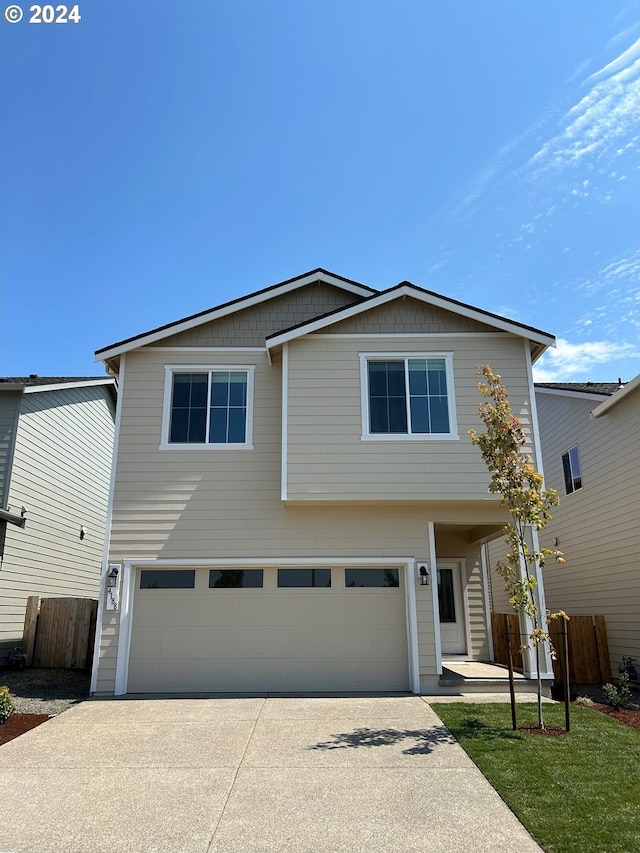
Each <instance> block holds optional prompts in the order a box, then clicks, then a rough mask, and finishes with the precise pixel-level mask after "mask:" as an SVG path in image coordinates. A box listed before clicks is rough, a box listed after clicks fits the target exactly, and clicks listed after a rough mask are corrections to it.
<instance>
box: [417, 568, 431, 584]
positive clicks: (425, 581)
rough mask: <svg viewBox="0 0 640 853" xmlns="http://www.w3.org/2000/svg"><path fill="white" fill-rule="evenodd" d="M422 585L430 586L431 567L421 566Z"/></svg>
mask: <svg viewBox="0 0 640 853" xmlns="http://www.w3.org/2000/svg"><path fill="white" fill-rule="evenodd" d="M418 571H419V572H420V586H429V569H428V568H427V567H426V566H420V568H419V570H418Z"/></svg>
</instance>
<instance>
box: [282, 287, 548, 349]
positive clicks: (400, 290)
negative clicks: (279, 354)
mask: <svg viewBox="0 0 640 853" xmlns="http://www.w3.org/2000/svg"><path fill="white" fill-rule="evenodd" d="M403 296H409V297H412V298H414V299H417V300H419V301H421V302H425V303H427V304H428V305H433V306H435V307H437V308H442V309H444V310H445V311H450V312H452V313H454V314H460V315H462V316H464V317H467V318H468V319H470V320H475V321H477V322H479V323H484V324H485V325H490V326H495V327H496V328H498V329H501V330H502V331H505V332H510V333H511V334H516V335H518V336H520V337H525V338H527V340H530V341H532V342H534V343H537V344H538V348H537V349H536V359H537V358H538V357H539V356H540V355H542V353H543V352H544V350H545V349H546V348H547V347H549V346H555V337H554V336H553V335H550V334H549V333H547V332H543V331H541V330H539V329H534V328H533V327H532V326H525V325H524V324H522V323H516V322H515V321H511V320H505V319H504V318H503V317H499V316H498V315H497V314H491V313H489V312H488V311H482V310H481V309H478V308H473V307H472V306H471V305H465V304H464V303H463V302H458V301H457V300H455V299H448V298H447V297H444V296H439V295H438V294H437V293H432V292H431V291H428V290H423V289H422V288H420V287H417V286H416V285H414V284H410V283H408V282H407V283H403V284H399V285H396V286H395V287H392V288H389V289H388V290H385V291H382V292H381V293H378V294H376V295H375V296H370V297H368V298H366V299H363V300H362V301H361V302H358V303H356V304H355V305H350V306H347V307H346V308H340V309H338V310H336V311H331V312H329V313H328V314H324V315H323V316H322V317H317V318H316V319H314V320H308V321H307V322H306V323H301V324H299V325H298V326H294V327H293V328H291V329H285V330H283V331H282V332H279V333H277V334H276V335H271V336H269V337H268V338H267V346H268V347H269V348H270V349H271V348H274V347H278V346H281V345H282V344H284V343H287V342H289V341H292V340H295V339H296V338H299V337H301V336H303V335H308V334H311V333H313V332H317V331H319V330H320V329H324V328H326V327H327V326H329V325H331V324H333V323H337V322H339V321H341V320H346V319H349V318H350V317H355V316H357V315H358V314H361V313H363V312H364V311H370V310H371V309H372V308H377V307H379V306H381V305H385V304H386V303H388V302H392V301H394V300H395V299H399V298H401V297H403Z"/></svg>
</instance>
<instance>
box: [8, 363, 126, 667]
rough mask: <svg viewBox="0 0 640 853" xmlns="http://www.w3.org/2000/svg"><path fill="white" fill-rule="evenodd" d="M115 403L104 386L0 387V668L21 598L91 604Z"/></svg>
mask: <svg viewBox="0 0 640 853" xmlns="http://www.w3.org/2000/svg"><path fill="white" fill-rule="evenodd" d="M115 396H116V392H115V382H114V380H113V379H112V378H110V377H107V376H102V377H100V376H98V377H95V376H72V377H69V376H65V377H60V376H35V375H31V376H24V377H5V378H3V379H0V664H2V663H4V662H6V659H7V657H8V655H9V653H10V652H11V651H12V649H13V648H15V647H16V646H20V645H21V644H22V636H23V628H24V619H25V610H26V608H27V599H28V598H29V596H32V595H33V596H41V597H44V598H60V597H71V598H94V599H96V598H97V597H98V594H99V591H100V570H101V566H102V562H103V551H104V539H105V528H106V521H107V506H108V497H109V478H110V474H111V462H112V452H113V436H114V430H115V427H114V423H115Z"/></svg>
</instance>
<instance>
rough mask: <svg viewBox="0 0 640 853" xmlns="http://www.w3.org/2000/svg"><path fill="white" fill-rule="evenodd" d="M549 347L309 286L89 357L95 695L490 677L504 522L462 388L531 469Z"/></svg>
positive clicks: (535, 333) (420, 687)
mask: <svg viewBox="0 0 640 853" xmlns="http://www.w3.org/2000/svg"><path fill="white" fill-rule="evenodd" d="M553 345H554V338H553V336H551V335H549V334H548V333H546V332H542V331H540V330H537V329H534V328H532V327H529V326H525V325H523V324H520V323H516V322H513V321H511V320H507V319H505V318H503V317H499V316H497V315H495V314H491V313H489V312H487V311H483V310H481V309H479V308H474V307H473V306H470V305H466V304H463V303H461V302H457V301H455V300H452V299H448V298H447V297H445V296H441V295H439V294H436V293H432V292H430V291H427V290H424V289H422V288H419V287H416V286H415V285H412V284H410V283H409V282H403V283H401V284H399V285H396V286H394V287H391V288H389V289H388V290H384V291H376V290H374V289H372V288H370V287H368V286H366V285H363V284H359V283H358V282H354V281H351V280H349V279H346V278H343V277H342V276H339V275H335V274H333V273H329V272H327V271H325V270H321V269H318V270H314V271H312V272H310V273H305V274H303V275H301V276H298V277H296V278H293V279H290V280H288V281H285V282H281V283H280V284H277V285H274V286H272V287H268V288H265V289H263V290H259V291H257V292H254V293H250V294H249V295H248V296H245V297H242V298H240V299H236V300H234V301H233V302H229V303H226V304H224V305H220V306H218V307H216V308H212V309H210V310H207V311H203V312H201V313H199V314H197V315H193V316H191V317H186V318H184V319H182V320H177V321H175V322H173V323H169V324H167V325H166V326H163V327H162V328H159V329H153V330H151V331H149V332H145V333H143V334H140V335H137V336H135V337H133V338H129V339H127V340H124V341H120V342H118V343H115V344H112V345H110V346H107V347H104V348H103V349H101V350H99V351H98V352H97V353H96V358H97V359H98V360H101V361H103V362H104V364H105V365H106V367H107V369H108V370H109V371H110V372H111V373H112V374H113V375H115V376H117V377H118V408H117V415H116V451H115V463H114V471H115V476H114V479H113V482H112V495H111V501H110V522H109V530H110V534H109V546H108V556H107V559H106V561H105V564H104V566H103V581H102V582H103V587H102V592H101V596H100V604H99V611H98V625H99V626H100V627H99V630H98V631H97V635H96V654H95V655H94V670H93V677H92V691H93V692H95V693H97V694H105V695H109V694H111V695H113V694H124V693H138V692H172V693H176V692H177V693H179V692H245V693H246V692H255V691H288V692H290V691H293V692H299V691H321V692H332V691H339V690H348V691H370V690H383V691H394V690H410V691H413V692H415V693H419V692H432V691H437V690H438V689H439V684H440V675H441V674H442V672H443V665H444V664H446V662H447V661H450V660H460V659H462V660H475V661H481V660H488V659H489V656H490V609H489V600H488V583H487V576H486V571H485V566H484V564H483V557H482V555H483V549H482V545H483V543H484V542H486V541H487V540H488V539H491V538H493V537H495V536H497V535H499V534H500V531H501V530H502V527H503V525H504V522H505V512H504V510H503V508H502V507H501V506H500V502H499V500H498V499H497V498H496V497H495V496H494V495H491V494H490V493H489V492H488V489H487V486H488V482H489V475H488V472H487V470H486V468H485V466H484V463H483V461H482V458H481V456H480V453H479V451H478V450H477V448H475V447H474V446H473V445H472V443H471V440H470V438H469V435H468V430H469V429H470V428H472V427H477V426H478V425H479V416H478V413H477V409H476V405H477V403H478V402H479V394H478V391H477V383H478V377H477V375H476V369H477V365H478V364H483V363H490V364H491V365H492V366H493V367H494V369H495V370H497V371H498V372H499V373H500V374H501V375H502V377H503V380H504V381H505V382H506V384H507V386H508V389H509V392H510V395H511V400H512V404H513V406H514V408H515V410H516V411H517V413H518V416H519V417H520V419H521V420H522V422H523V424H524V428H525V430H526V432H527V435H528V438H529V445H528V449H529V450H530V452H531V453H532V454H533V455H534V457H535V458H536V460H537V461H538V462H539V452H538V448H539V445H538V440H537V432H536V425H535V422H536V413H535V399H534V393H533V381H532V373H531V365H532V363H533V362H535V360H536V359H537V358H539V356H540V355H541V354H542V353H543V352H544V351H545V349H546V348H547V347H548V346H553ZM549 663H550V662H549V661H546V662H545V672H543V673H542V674H543V676H544V677H549V676H550V666H549ZM527 666H528V669H527V672H528V673H529V674H531V673H532V667H533V666H534V664H533V663H532V661H531V659H528V661H527Z"/></svg>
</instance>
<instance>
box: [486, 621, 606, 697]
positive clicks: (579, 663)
mask: <svg viewBox="0 0 640 853" xmlns="http://www.w3.org/2000/svg"><path fill="white" fill-rule="evenodd" d="M505 618H506V623H505ZM505 626H508V627H505ZM507 630H508V631H509V633H510V636H511V641H512V643H513V645H514V647H515V646H516V644H517V643H519V637H520V627H519V622H518V617H517V616H516V614H515V613H492V614H491V632H492V635H493V650H494V655H493V657H494V660H495V661H496V663H502V664H504V665H505V666H506V664H507V647H506V638H505V634H506V631H507ZM549 633H550V635H551V642H552V643H553V645H554V647H555V649H556V651H557V653H558V656H560V655H561V654H562V629H561V628H560V627H559V626H557V627H556V625H552V626H551V630H550V631H549ZM568 637H569V679H570V681H571V682H572V683H573V684H606V683H607V682H608V681H611V664H610V661H609V647H608V643H607V628H606V623H605V618H604V616H602V615H601V614H598V615H592V614H590V615H586V616H583V615H578V616H570V621H569V623H568ZM520 671H522V670H520ZM553 673H554V675H555V677H556V679H557V680H558V681H561V680H562V679H563V675H562V662H561V661H560V659H559V658H558V659H557V660H554V661H553Z"/></svg>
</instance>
